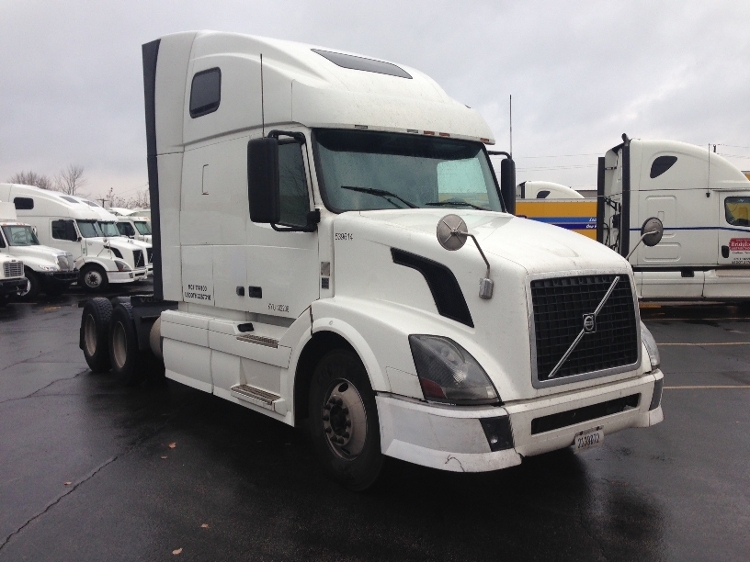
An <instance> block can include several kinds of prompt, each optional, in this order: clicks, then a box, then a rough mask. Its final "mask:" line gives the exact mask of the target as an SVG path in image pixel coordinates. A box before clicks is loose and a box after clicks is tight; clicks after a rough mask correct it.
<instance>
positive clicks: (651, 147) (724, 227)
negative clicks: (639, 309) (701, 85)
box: [597, 135, 750, 300]
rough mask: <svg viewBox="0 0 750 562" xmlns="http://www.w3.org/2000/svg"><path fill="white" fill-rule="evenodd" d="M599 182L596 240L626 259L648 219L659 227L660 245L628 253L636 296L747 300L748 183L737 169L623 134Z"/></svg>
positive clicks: (685, 147) (603, 162)
mask: <svg viewBox="0 0 750 562" xmlns="http://www.w3.org/2000/svg"><path fill="white" fill-rule="evenodd" d="M598 177H599V179H598V209H597V239H598V240H599V241H600V242H602V243H603V244H605V245H606V246H608V247H610V248H612V249H613V250H615V251H616V252H618V253H619V254H621V255H623V256H627V255H628V254H629V253H631V251H632V249H633V246H634V244H635V241H636V240H637V239H638V236H639V235H640V229H641V226H640V224H641V223H642V222H643V221H644V220H645V219H646V218H648V217H658V218H660V219H661V221H662V222H663V224H664V238H663V240H662V242H661V243H660V244H659V245H658V246H654V247H646V246H640V247H638V248H637V249H636V250H635V251H634V252H632V255H631V256H630V263H631V264H632V266H633V271H634V272H635V279H636V287H637V291H638V296H639V297H640V298H642V299H645V300H648V299H658V300H667V299H677V300H688V299H708V300H734V299H742V300H746V299H748V298H750V180H748V179H747V177H745V175H744V174H743V173H742V172H741V171H740V170H739V169H737V168H736V167H735V166H733V165H732V164H731V163H730V162H728V161H727V160H726V159H724V158H722V157H721V156H719V155H718V154H714V153H712V152H711V151H710V150H708V149H704V148H700V147H698V146H694V145H690V144H687V143H683V142H676V141H665V140H641V139H629V138H628V137H627V136H626V135H623V142H622V143H621V144H619V145H617V146H615V147H614V148H612V149H611V150H610V151H609V152H607V154H606V155H605V156H604V157H601V158H599V175H598ZM623 225H624V226H623Z"/></svg>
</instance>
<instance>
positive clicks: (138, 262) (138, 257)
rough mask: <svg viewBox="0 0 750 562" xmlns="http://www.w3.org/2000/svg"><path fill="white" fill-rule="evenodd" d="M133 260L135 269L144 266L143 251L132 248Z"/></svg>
mask: <svg viewBox="0 0 750 562" xmlns="http://www.w3.org/2000/svg"><path fill="white" fill-rule="evenodd" d="M133 261H134V262H135V267H136V269H138V268H140V267H146V264H145V263H143V252H142V251H141V250H133Z"/></svg>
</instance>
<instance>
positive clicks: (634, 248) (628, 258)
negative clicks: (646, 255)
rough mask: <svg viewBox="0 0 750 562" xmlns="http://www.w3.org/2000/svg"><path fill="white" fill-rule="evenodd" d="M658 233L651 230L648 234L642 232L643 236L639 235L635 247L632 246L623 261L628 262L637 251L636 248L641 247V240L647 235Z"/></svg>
mask: <svg viewBox="0 0 750 562" xmlns="http://www.w3.org/2000/svg"><path fill="white" fill-rule="evenodd" d="M658 232H659V231H658V230H651V231H650V232H644V233H643V234H641V237H640V238H639V239H638V242H636V243H635V246H633V249H632V250H630V253H629V254H628V255H627V257H626V258H625V259H626V260H628V261H630V256H632V255H633V252H635V251H636V250H637V249H638V246H640V245H641V242H643V239H644V238H645V237H646V236H648V235H649V234H656V233H658Z"/></svg>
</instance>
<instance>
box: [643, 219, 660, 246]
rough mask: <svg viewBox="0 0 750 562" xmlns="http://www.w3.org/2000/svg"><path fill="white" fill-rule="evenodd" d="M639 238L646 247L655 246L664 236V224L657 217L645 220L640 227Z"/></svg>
mask: <svg viewBox="0 0 750 562" xmlns="http://www.w3.org/2000/svg"><path fill="white" fill-rule="evenodd" d="M641 236H642V237H643V243H644V244H645V245H646V246H656V245H657V244H658V243H659V242H661V238H662V236H664V223H662V222H661V220H660V219H658V218H657V217H651V218H650V219H646V220H645V221H644V223H643V226H642V227H641Z"/></svg>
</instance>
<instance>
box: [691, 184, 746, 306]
mask: <svg viewBox="0 0 750 562" xmlns="http://www.w3.org/2000/svg"><path fill="white" fill-rule="evenodd" d="M718 200H719V216H718V226H719V229H718V230H719V236H718V238H719V244H718V248H717V252H716V258H715V263H716V265H717V268H716V269H715V270H713V271H709V272H706V281H705V285H704V289H703V296H704V297H705V298H747V297H749V296H750V195H748V192H747V191H746V190H745V191H726V192H720V193H719V197H718Z"/></svg>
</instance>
